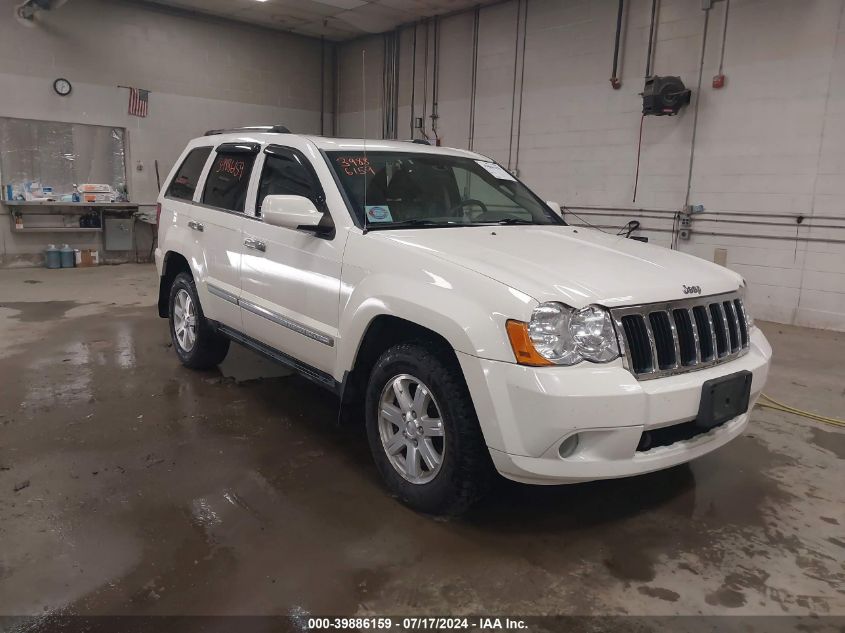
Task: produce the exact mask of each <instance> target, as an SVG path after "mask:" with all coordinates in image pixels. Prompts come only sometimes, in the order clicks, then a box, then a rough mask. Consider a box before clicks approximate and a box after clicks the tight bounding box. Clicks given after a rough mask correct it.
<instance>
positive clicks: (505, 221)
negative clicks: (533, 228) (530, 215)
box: [477, 218, 536, 226]
mask: <svg viewBox="0 0 845 633" xmlns="http://www.w3.org/2000/svg"><path fill="white" fill-rule="evenodd" d="M477 224H500V225H502V226H508V225H511V224H536V222H534V221H533V220H522V219H520V218H502V219H501V220H496V221H495V222H477Z"/></svg>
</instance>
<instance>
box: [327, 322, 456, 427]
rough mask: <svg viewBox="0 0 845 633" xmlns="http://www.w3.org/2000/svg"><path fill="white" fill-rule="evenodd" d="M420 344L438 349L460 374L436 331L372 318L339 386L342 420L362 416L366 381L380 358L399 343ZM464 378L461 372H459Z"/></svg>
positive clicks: (451, 349) (448, 346)
mask: <svg viewBox="0 0 845 633" xmlns="http://www.w3.org/2000/svg"><path fill="white" fill-rule="evenodd" d="M408 342H420V343H424V344H426V345H428V346H433V347H436V348H437V349H439V350H440V351H441V352H442V353H443V354H445V355H448V356H449V357H451V358H452V359H454V361H455V367H456V368H457V369H458V371H459V372H460V371H461V369H460V364H459V363H458V362H457V357H456V356H455V349H454V346H453V344H452V343H450V342H449V340H448V339H447V338H446V337H445V336H444V335H443V334H440V333H439V332H437V331H436V330H433V329H431V328H430V327H426V326H425V325H421V324H420V323H417V322H415V321H411V320H409V319H406V318H403V317H400V316H396V315H394V314H387V313H381V314H377V315H375V316H373V317H372V318H371V319H370V321H369V323H368V324H367V327H366V329H365V330H364V333H363V335H362V336H361V338H360V342H359V343H358V346H357V348H356V349H355V353H354V357H353V358H352V362H351V365H350V369H349V370H347V371H346V372H345V374H344V376H343V382H342V387H341V418H342V419H349V418H350V417H356V416H358V415H360V414H361V413H362V411H361V409H360V407H361V406H362V405H363V402H364V394H365V393H366V388H367V380H368V378H369V376H370V372H371V371H372V369H373V367H374V366H375V364H376V362H377V361H378V359H379V357H380V356H381V355H382V354H383V353H384V352H385V351H387V350H388V349H390V348H391V347H393V346H394V345H398V344H399V343H408ZM461 376H463V372H461Z"/></svg>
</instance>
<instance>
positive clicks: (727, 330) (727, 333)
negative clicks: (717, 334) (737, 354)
mask: <svg viewBox="0 0 845 633" xmlns="http://www.w3.org/2000/svg"><path fill="white" fill-rule="evenodd" d="M713 305H715V306H716V310H718V311H719V314H721V315H722V327H723V328H724V334H725V353H724V354H723V356H730V353H731V349H732V348H731V333H730V326H728V315H727V314H725V306H724V304H723V303H722V302H721V301H718V302H716V303H715V304H713Z"/></svg>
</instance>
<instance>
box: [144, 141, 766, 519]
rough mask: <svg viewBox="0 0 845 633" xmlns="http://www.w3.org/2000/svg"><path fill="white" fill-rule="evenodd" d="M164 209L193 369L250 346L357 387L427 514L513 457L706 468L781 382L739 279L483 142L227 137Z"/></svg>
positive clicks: (193, 159) (193, 156) (395, 474)
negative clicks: (624, 231) (564, 208)
mask: <svg viewBox="0 0 845 633" xmlns="http://www.w3.org/2000/svg"><path fill="white" fill-rule="evenodd" d="M158 203H159V212H160V218H159V243H158V247H157V249H156V264H157V266H158V271H159V274H160V276H161V291H160V298H159V314H160V315H161V316H162V317H166V318H169V320H170V330H171V335H172V338H173V343H174V347H175V349H176V352H177V353H178V355H179V358H180V359H181V361H182V363H184V364H185V365H187V366H188V367H192V368H208V367H212V366H214V365H216V364H217V363H219V362H220V361H221V360H222V359H223V358H224V356H225V355H226V352H227V350H228V347H229V342H230V341H231V340H234V341H236V342H238V343H241V344H242V345H246V346H247V347H250V348H252V349H254V350H256V351H258V352H261V353H262V354H264V355H266V356H268V357H270V358H272V359H275V360H276V361H278V362H280V363H284V364H285V365H287V366H289V367H291V368H293V369H294V370H296V371H297V372H299V373H301V374H302V375H303V376H305V377H306V378H308V379H310V380H312V381H314V382H316V383H317V384H319V385H321V386H323V387H325V388H327V389H329V390H330V391H333V392H335V393H336V394H338V396H339V397H340V401H341V406H340V411H341V418H342V419H346V420H361V419H363V420H364V421H365V424H366V428H367V434H368V438H369V443H370V447H371V449H372V454H373V457H374V459H375V463H376V465H377V467H378V470H379V471H380V473H381V475H382V477H383V478H384V481H385V482H386V485H387V487H388V488H389V489H390V490H391V492H393V493H394V494H395V495H397V496H398V497H399V498H401V499H402V500H403V501H404V502H406V503H408V504H409V505H411V506H412V507H414V508H417V509H420V510H423V511H427V512H436V513H456V512H459V511H461V510H463V509H465V508H466V507H467V506H468V505H469V504H470V503H471V502H472V501H473V500H475V499H477V498H478V497H479V495H480V494H481V493H482V492H483V491H484V489H485V485H486V483H488V482H489V481H490V477H489V475H490V474H491V473H492V472H493V470H494V469H495V470H496V471H498V472H499V473H501V474H502V475H504V476H505V477H508V478H510V479H514V480H517V481H522V482H528V483H537V484H558V483H568V482H578V481H588V480H594V479H603V478H610V477H623V476H627V475H636V474H639V473H645V472H650V471H654V470H658V469H662V468H667V467H670V466H673V465H676V464H680V463H683V462H687V461H689V460H691V459H693V458H696V457H699V456H701V455H704V454H705V453H708V452H710V451H712V450H714V449H716V448H718V447H720V446H722V445H723V444H725V443H726V442H729V441H730V440H731V439H733V438H735V437H736V436H737V435H739V434H740V433H741V432H742V431H743V429H744V428H745V426H746V424H747V423H748V418H749V412H750V410H751V407H752V406H753V403H754V401H755V400H756V398H757V396H758V395H759V394H760V391H761V389H762V388H763V384H764V382H765V380H766V375H767V371H768V367H769V362H770V358H771V348H770V346H769V344H768V342H767V341H766V339H765V337H764V336H763V334H762V333H761V332H760V331H759V330H758V329H757V328H755V327H754V325H753V322H752V321H751V319H750V318H749V316H748V314H747V312H746V310H745V305H744V303H743V296H744V290H745V284H744V282H743V280H742V278H741V277H740V276H739V275H737V274H736V273H733V272H731V271H730V270H728V269H726V268H723V267H721V266H717V265H715V264H711V263H709V262H706V261H704V260H701V259H697V258H695V257H692V256H689V255H685V254H682V253H679V252H676V251H672V250H668V249H665V248H661V247H656V246H651V245H648V244H644V243H642V242H640V241H635V240H632V239H626V238H624V237H618V236H615V235H608V234H605V233H602V232H599V231H596V230H591V229H585V228H577V227H571V226H568V225H567V224H566V222H565V221H564V220H563V218H562V217H561V216H560V214H559V207H556V205H554V204H553V203H546V202H543V201H542V200H541V199H540V198H538V197H537V196H536V195H535V194H534V193H532V192H531V191H530V190H529V189H528V188H527V187H526V186H525V185H523V184H522V183H521V182H519V181H518V180H517V179H516V178H514V177H513V176H512V175H511V174H510V173H508V172H507V171H506V170H504V169H503V168H502V167H501V166H499V165H498V164H496V163H495V162H493V161H492V160H490V159H489V158H486V157H484V156H481V155H479V154H475V153H472V152H468V151H463V150H458V149H448V148H437V147H431V146H428V145H422V144H418V143H412V142H401V141H384V140H374V141H363V140H349V139H330V138H322V137H316V136H302V135H297V134H290V133H288V132H287V130H286V129H285V128H281V127H267V128H242V129H240V130H234V131H228V132H226V131H217V132H209V133H208V134H207V135H206V136H204V137H202V138H198V139H196V140H194V141H191V142H190V143H189V144H188V147H187V148H186V149H185V151H184V153H183V155H182V156H181V158H180V159H179V160H178V162H177V163H176V166H175V167H174V169H173V171H172V173H171V174H170V176H169V178H168V180H167V184H166V185H165V188H164V190H163V192H162V193H161V196H160V197H159V200H158Z"/></svg>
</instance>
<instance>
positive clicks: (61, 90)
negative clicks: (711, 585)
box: [53, 78, 73, 97]
mask: <svg viewBox="0 0 845 633" xmlns="http://www.w3.org/2000/svg"><path fill="white" fill-rule="evenodd" d="M53 90H55V91H56V94H57V95H59V96H61V97H66V96H68V95H69V94H70V91H71V90H73V86H71V85H70V82H69V81H68V80H67V79H63V78H60V79H56V81H54V82H53Z"/></svg>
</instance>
